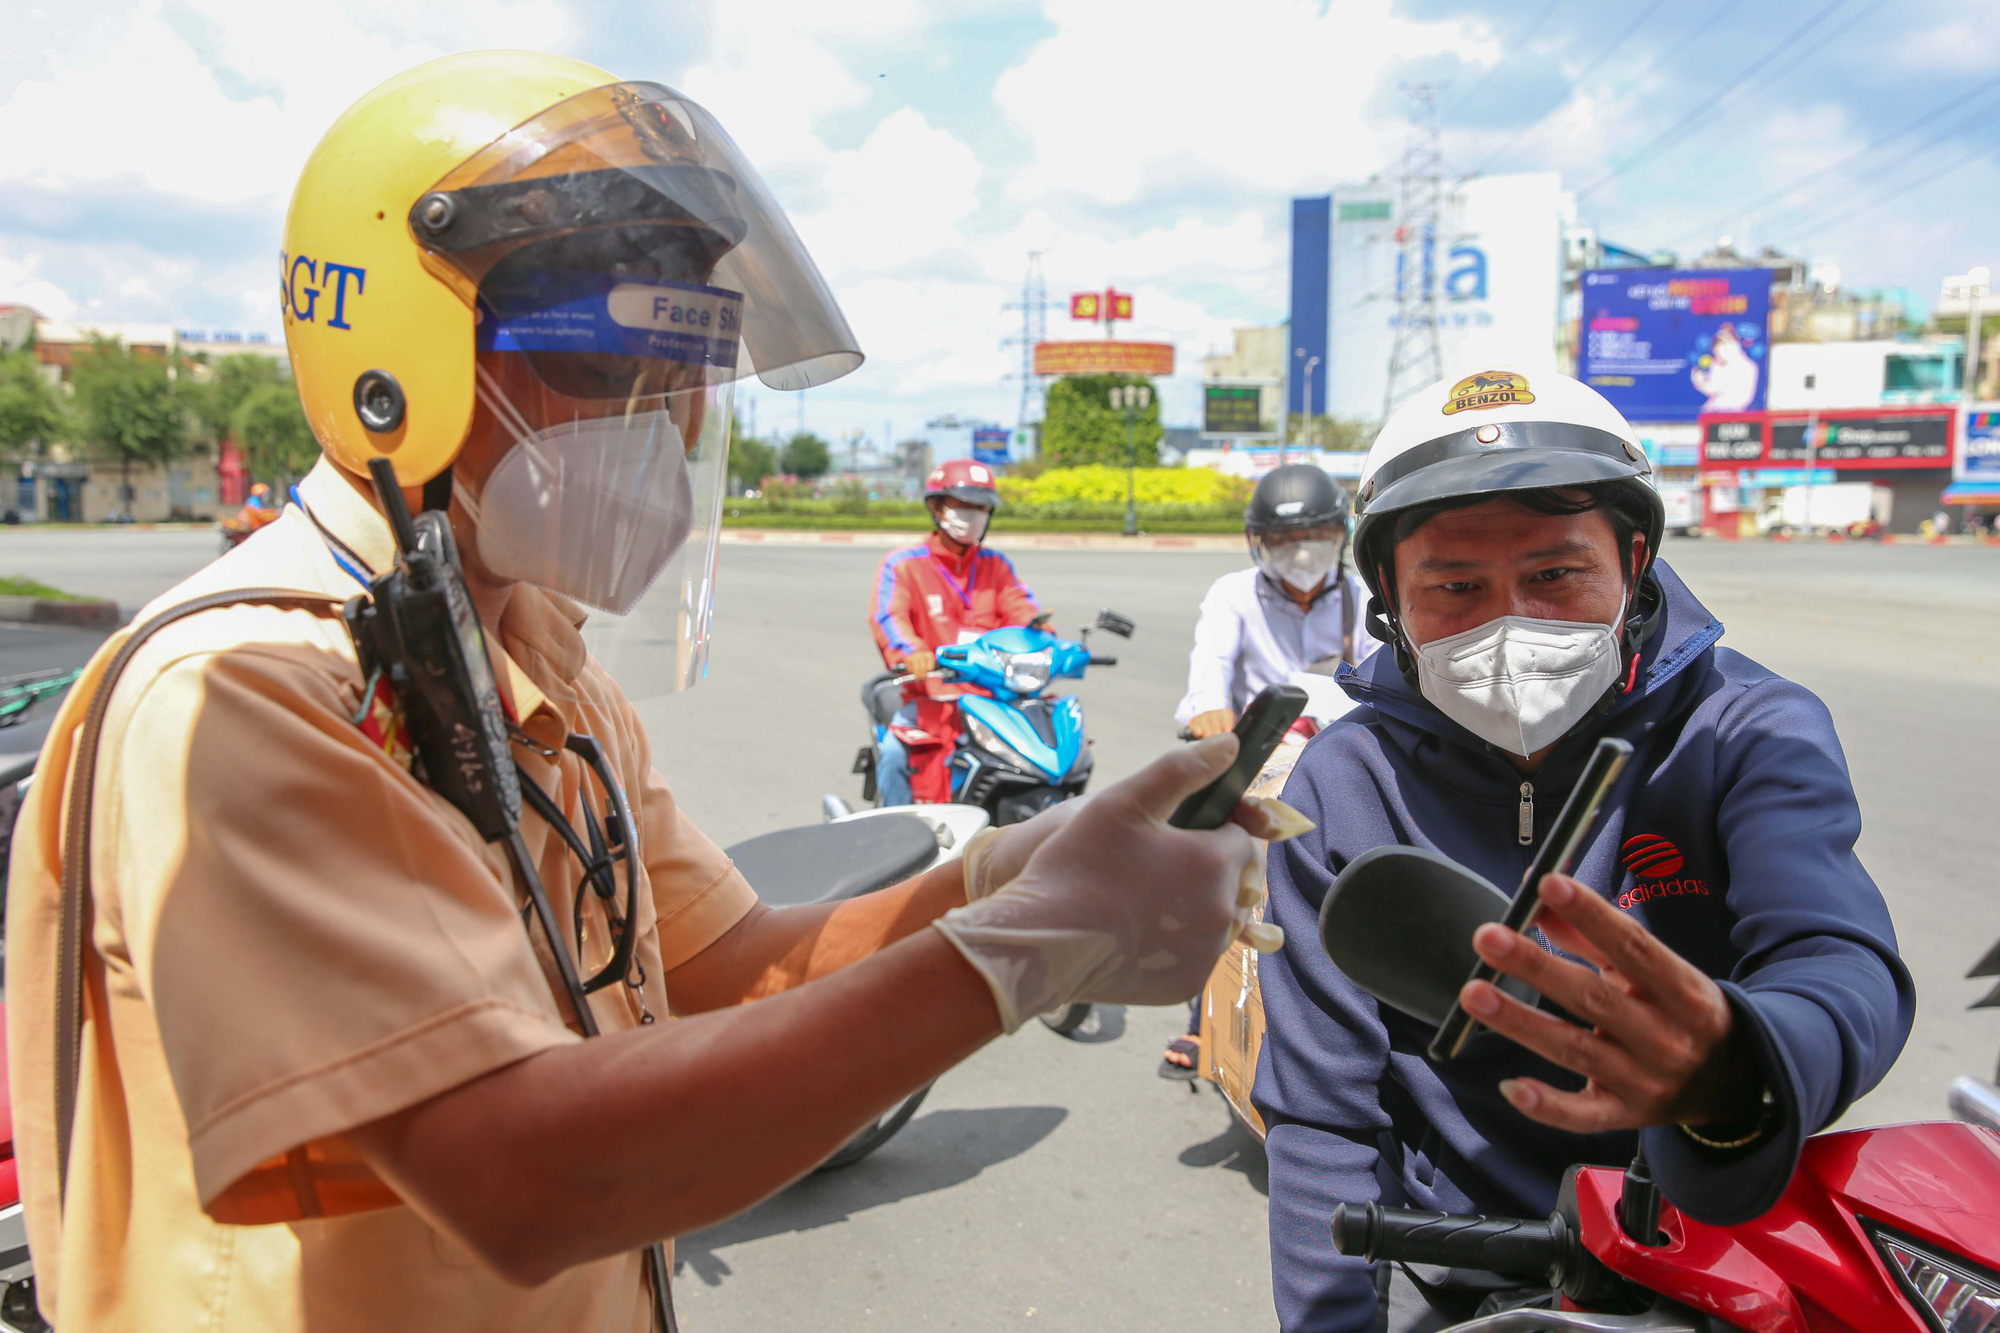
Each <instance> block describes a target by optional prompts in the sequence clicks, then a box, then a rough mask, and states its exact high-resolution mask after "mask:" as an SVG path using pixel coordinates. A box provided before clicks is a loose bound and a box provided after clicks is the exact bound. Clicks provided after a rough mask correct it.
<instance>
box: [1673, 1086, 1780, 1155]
mask: <svg viewBox="0 0 2000 1333" xmlns="http://www.w3.org/2000/svg"><path fill="white" fill-rule="evenodd" d="M1742 1123H1743V1122H1742V1121H1737V1122H1736V1124H1733V1125H1719V1126H1718V1125H1703V1126H1700V1127H1699V1128H1697V1127H1696V1126H1694V1125H1690V1124H1687V1123H1685V1122H1683V1123H1682V1124H1681V1126H1680V1131H1681V1133H1683V1134H1685V1135H1687V1136H1688V1137H1689V1138H1690V1139H1692V1140H1694V1142H1696V1143H1697V1144H1700V1145H1701V1146H1702V1147H1704V1148H1708V1149H1710V1150H1712V1151H1716V1152H1724V1151H1728V1150H1729V1149H1732V1148H1747V1147H1749V1146H1750V1145H1751V1144H1753V1143H1756V1142H1757V1141H1758V1140H1760V1139H1763V1138H1766V1137H1768V1136H1769V1135H1770V1133H1771V1131H1772V1130H1774V1129H1776V1128H1777V1123H1778V1099H1777V1097H1775V1096H1774V1095H1772V1092H1771V1090H1770V1089H1769V1088H1765V1089H1764V1092H1763V1095H1762V1096H1761V1097H1760V1098H1759V1099H1758V1105H1757V1118H1756V1120H1755V1122H1753V1123H1752V1124H1751V1126H1750V1132H1749V1133H1747V1134H1743V1135H1740V1136H1739V1135H1736V1134H1735V1130H1736V1128H1737V1126H1739V1125H1741V1124H1742ZM1703 1130H1711V1131H1713V1130H1720V1131H1721V1133H1722V1134H1723V1135H1724V1136H1725V1137H1722V1138H1711V1137H1709V1135H1708V1134H1706V1133H1703V1132H1702V1131H1703Z"/></svg>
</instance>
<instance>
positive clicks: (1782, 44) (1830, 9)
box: [1576, 0, 1880, 199]
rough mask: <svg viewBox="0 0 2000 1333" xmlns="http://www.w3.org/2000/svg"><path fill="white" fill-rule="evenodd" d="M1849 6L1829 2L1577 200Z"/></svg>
mask: <svg viewBox="0 0 2000 1333" xmlns="http://www.w3.org/2000/svg"><path fill="white" fill-rule="evenodd" d="M1879 2H1880V0H1878V3H1879ZM1847 3H1848V0H1831V3H1829V4H1828V5H1827V6H1826V7H1825V8H1823V9H1821V10H1819V12H1817V13H1815V14H1814V15H1813V16H1812V17H1811V18H1809V19H1807V20H1806V21H1805V22H1804V23H1801V24H1800V25H1799V26H1798V27H1796V28H1794V29H1792V31H1791V32H1789V33H1787V34H1786V35H1785V36H1784V37H1782V38H1781V39H1779V41H1778V43H1777V44H1776V45H1775V46H1773V47H1771V48H1770V49H1769V50H1768V51H1766V52H1764V54H1763V55H1761V56H1758V57H1757V58H1756V59H1755V60H1753V61H1751V62H1750V64H1749V65H1748V66H1746V67H1745V68H1744V69H1743V71H1742V72H1741V73H1740V74H1738V75H1737V76H1736V77H1735V78H1733V79H1731V80H1730V81H1729V82H1728V83H1727V84H1725V85H1724V86H1723V87H1722V88H1721V89H1720V90H1718V91H1717V92H1714V93H1711V94H1710V95H1709V96H1707V97H1706V98H1704V99H1703V100H1702V101H1701V102H1700V103H1698V104H1697V105H1696V106H1695V107H1694V108H1693V109H1692V110H1691V111H1689V112H1688V113H1687V114H1686V115H1684V116H1682V117H1681V118H1680V119H1679V120H1677V121H1675V122H1674V123H1673V124H1672V125H1669V126H1668V127H1667V128H1666V129H1664V130H1662V131H1661V132H1660V133H1659V134H1657V135H1655V136H1653V138H1651V139H1649V140H1647V142H1646V144H1645V145H1644V146H1643V147H1641V148H1640V149H1639V150H1638V151H1637V152H1635V153H1633V154H1632V155H1631V156H1630V157H1627V158H1626V159H1625V160H1624V161H1623V162H1620V163H1618V164H1617V165H1616V166H1613V167H1612V168H1611V169H1610V170H1609V171H1607V172H1605V173H1604V174H1603V175H1602V176H1599V177H1598V178H1597V179H1596V180H1594V181H1592V182H1591V183H1590V184H1589V185H1586V186H1585V187H1584V188H1583V189H1581V190H1578V191H1577V196H1576V197H1577V198H1579V199H1582V198H1584V197H1586V196H1588V195H1590V194H1593V193H1595V192H1596V191H1597V190H1599V189H1602V188H1603V187H1604V186H1606V185H1608V184H1610V183H1611V182H1612V181H1614V180H1616V179H1617V178H1618V177H1619V176H1621V175H1623V174H1624V173H1625V171H1626V170H1627V169H1628V168H1630V167H1632V166H1634V165H1636V164H1637V163H1639V162H1641V161H1643V160H1644V159H1645V158H1646V157H1648V156H1649V155H1651V154H1652V152H1653V151H1654V150H1655V149H1657V148H1659V147H1661V146H1662V145H1663V144H1666V143H1669V142H1671V141H1673V140H1675V139H1677V138H1678V137H1679V136H1680V135H1681V134H1683V133H1684V132H1686V131H1687V130H1689V129H1692V128H1693V127H1694V126H1695V125H1697V124H1699V123H1700V122H1701V121H1703V120H1705V119H1707V118H1708V117H1709V116H1712V115H1714V114H1715V113H1716V112H1717V111H1718V110H1720V109H1721V106H1722V103H1723V101H1724V100H1725V99H1727V98H1728V97H1729V96H1730V95H1731V94H1732V93H1734V92H1735V91H1736V90H1737V89H1738V88H1741V87H1742V86H1743V85H1744V84H1746V83H1748V82H1749V81H1750V80H1751V79H1752V78H1754V77H1756V75H1757V73H1758V71H1760V70H1762V69H1763V68H1764V66H1766V65H1768V64H1770V63H1771V62H1772V61H1773V60H1776V59H1777V58H1778V57H1779V56H1781V55H1783V54H1784V53H1785V50H1786V48H1788V47H1790V46H1791V45H1792V44H1793V43H1794V42H1796V41H1798V40H1799V38H1801V37H1803V36H1805V34H1806V33H1808V32H1811V31H1812V30H1813V29H1814V28H1815V27H1817V26H1818V25H1819V24H1820V23H1822V22H1824V21H1825V20H1826V19H1828V18H1830V17H1832V15H1833V13H1834V11H1836V10H1838V9H1840V8H1842V7H1843V6H1845V5H1846V4H1847Z"/></svg>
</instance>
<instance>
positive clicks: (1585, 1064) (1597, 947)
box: [1459, 875, 1762, 1134]
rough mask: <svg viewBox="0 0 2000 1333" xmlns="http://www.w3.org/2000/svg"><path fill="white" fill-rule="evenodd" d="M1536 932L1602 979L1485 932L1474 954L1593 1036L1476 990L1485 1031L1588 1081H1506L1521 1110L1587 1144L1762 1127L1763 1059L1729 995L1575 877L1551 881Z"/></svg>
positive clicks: (1472, 1001) (1485, 985)
mask: <svg viewBox="0 0 2000 1333" xmlns="http://www.w3.org/2000/svg"><path fill="white" fill-rule="evenodd" d="M1535 923H1536V925H1537V926H1538V927H1539V928H1540V929H1541V931H1542V933H1543V934H1544V935H1546V936H1548V939H1549V943H1551V944H1553V945H1554V946H1555V947H1556V948H1558V949H1560V950H1562V951H1563V952H1564V953H1567V954H1571V955H1573V956H1574V957H1577V958H1582V959H1584V960H1586V961H1587V962H1589V963H1590V964H1591V965H1592V966H1593V967H1595V968H1596V969H1597V970H1595V971H1592V970H1591V967H1585V966H1583V965H1582V964H1579V963H1574V962H1571V961H1569V960H1568V959H1564V958H1558V957H1557V956H1556V955H1554V954H1552V953H1550V952H1549V951H1548V950H1546V949H1544V948H1542V947H1541V946H1540V945H1539V944H1537V943H1536V942H1535V941H1533V940H1531V939H1528V938H1527V937H1525V936H1523V935H1518V934H1516V933H1515V932H1513V931H1511V930H1508V929H1506V928H1505V927H1503V926H1500V925H1486V926H1481V927H1480V928H1479V931H1478V933H1476V934H1475V935H1474V936H1473V937H1472V944H1473V948H1474V949H1476V950H1478V952H1479V956H1480V958H1482V959H1483V960H1485V961H1486V962H1487V963H1488V964H1490V965H1491V966H1492V967H1493V968H1494V969H1495V970H1496V971H1499V972H1501V973H1504V974H1505V975H1507V976H1510V977H1515V978H1517V979H1519V980H1521V981H1524V982H1526V983H1527V984H1528V985H1529V986H1532V987H1533V988H1534V989H1535V990H1537V991H1539V992H1541V994H1543V995H1545V996H1547V997H1548V998H1549V999H1550V1000H1553V1001H1554V1002H1555V1003H1557V1004H1559V1005H1561V1006H1562V1007H1563V1008H1564V1009H1566V1010H1568V1011H1569V1012H1570V1013H1572V1014H1575V1015H1576V1016H1577V1017H1578V1018H1580V1019H1582V1020H1583V1021H1584V1022H1585V1023H1588V1024H1590V1026H1589V1027H1579V1026H1578V1025H1577V1024H1575V1023H1570V1022H1566V1021H1564V1020H1563V1019H1561V1018H1558V1017H1557V1016H1555V1015H1554V1014H1549V1013H1544V1012H1542V1011H1541V1010H1539V1009H1534V1008H1530V1007H1529V1006H1528V1005H1525V1004H1522V1003H1521V1002H1520V1001H1519V1000H1516V999H1514V998H1513V997H1512V996H1509V995H1505V994H1502V993H1501V991H1500V989H1499V987H1497V986H1495V985H1493V984H1492V983H1491V982H1488V981H1469V982H1467V983H1466V985H1465V989H1464V990H1463V991H1462V992H1461V993H1460V996H1459V1003H1460V1004H1461V1005H1462V1006H1463V1007H1464V1008H1465V1010H1466V1012H1467V1013H1469V1014H1471V1015H1472V1016H1473V1017H1474V1018H1476V1019H1477V1020H1478V1021H1479V1022H1480V1023H1481V1024H1482V1025H1484V1026H1485V1027H1487V1028H1490V1029H1492V1030H1493V1031H1494V1032H1497V1033H1499V1034H1500V1035H1501V1036H1503V1037H1508V1038H1511V1039H1512V1040H1514V1041H1517V1042H1519V1043H1520V1044H1521V1045H1523V1046H1525V1047H1527V1048H1528V1049H1529V1050H1531V1051H1534V1052H1535V1053H1536V1054H1537V1055H1541V1056H1543V1057H1545V1058H1547V1059H1548V1060H1550V1061H1552V1062H1554V1063H1555V1064H1558V1065H1561V1066H1562V1067H1563V1068H1565V1069H1569V1070H1573V1071H1575V1072H1576V1073H1579V1074H1582V1075H1583V1076H1584V1077H1585V1078H1587V1079H1589V1080H1590V1081H1589V1082H1588V1083H1586V1084H1585V1085H1584V1087H1583V1090H1582V1091H1580V1092H1561V1091H1558V1090H1557V1089H1555V1088H1552V1087H1550V1086H1549V1085H1548V1084H1546V1083H1543V1082H1541V1081H1540V1080H1538V1079H1532V1078H1517V1079H1508V1080H1507V1081H1506V1082H1504V1083H1502V1084H1501V1085H1500V1091H1501V1093H1502V1094H1503V1095H1504V1096H1505V1097H1506V1098H1507V1100H1508V1101H1509V1102H1510V1103H1511V1104H1512V1105H1513V1107H1514V1109H1515V1110H1517V1111H1519V1112H1521V1114H1523V1115H1525V1116H1527V1117H1528V1118H1529V1119H1531V1120H1539V1121H1541V1122H1542V1123H1543V1124H1545V1125H1554V1126H1555V1127H1556V1128H1558V1129H1567V1130H1573V1131H1575V1132H1577V1133H1579V1134H1601V1133H1603V1132H1605V1131H1607V1130H1615V1129H1647V1128H1651V1127H1652V1126H1655V1125H1672V1124H1685V1125H1694V1126H1701V1125H1706V1124H1716V1123H1731V1124H1736V1123H1745V1122H1748V1121H1751V1120H1753V1119H1755V1117H1756V1114H1757V1109H1758V1108H1757V1099H1758V1094H1759V1091H1760V1089H1761V1086H1762V1084H1761V1082H1760V1080H1759V1076H1758V1072H1757V1066H1756V1056H1755V1054H1754V1053H1753V1052H1751V1051H1750V1050H1749V1049H1748V1047H1747V1043H1746V1042H1745V1040H1744V1037H1743V1034H1741V1033H1738V1032H1736V1031H1735V1021H1734V1014H1733V1013H1732V1012H1731V1010H1730V1008H1729V1002H1728V1000H1727V999H1725V998H1724V997H1723V994H1722V988H1721V987H1720V986H1717V985H1716V984H1715V982H1714V981H1712V980H1711V979H1710V978H1709V977H1708V976H1707V975H1706V974H1705V973H1703V972H1702V971H1701V969H1700V968H1697V967H1695V966H1694V965H1693V964H1692V963H1690V962H1688V961H1687V960H1686V959H1684V958H1682V957H1681V956H1680V955H1679V954H1677V953H1675V952H1674V951H1673V950H1672V949H1669V948H1668V947H1667V946H1666V945H1665V944H1663V943H1661V942H1660V939H1659V937H1658V936H1656V935H1654V934H1653V933H1652V932H1651V931H1648V930H1647V929H1646V928H1645V927H1644V926H1642V925H1640V924H1639V923H1638V922H1637V921H1634V920H1633V919H1632V918H1631V917H1629V916H1626V915H1625V914H1624V913H1623V912H1620V911H1619V910H1618V909H1617V908H1616V907H1614V906H1612V905H1611V904H1610V903H1609V902H1607V901H1605V899H1604V898H1602V897H1600V896H1599V895H1598V894H1596V893H1593V892H1591V891H1590V890H1589V889H1587V888H1585V887H1584V886H1582V885H1581V884H1578V883H1577V882H1576V881H1575V880H1573V879H1571V878H1570V877H1569V876H1567V875H1548V876H1546V877H1544V878H1543V880H1542V883H1541V912H1540V915H1539V916H1537V918H1536V922H1535Z"/></svg>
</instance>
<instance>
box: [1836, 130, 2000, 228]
mask: <svg viewBox="0 0 2000 1333" xmlns="http://www.w3.org/2000/svg"><path fill="white" fill-rule="evenodd" d="M1993 150H1994V145H1992V144H1979V145H1976V146H1975V147H1974V148H1973V149H1972V151H1971V152H1969V153H1965V154H1962V155H1960V156H1958V157H1955V158H1953V159H1952V160H1951V161H1949V162H1947V163H1945V164H1944V165H1943V166H1941V167H1939V168H1938V169H1937V170H1935V171H1932V172H1928V173H1926V174H1924V175H1922V176H1919V177H1917V179H1915V180H1913V181H1906V182H1904V183H1903V184H1902V185H1900V186H1898V187H1897V188H1896V189H1894V190H1891V191H1889V192H1888V193H1886V194H1882V195H1878V196H1877V197H1875V198H1873V199H1869V200H1866V201H1864V202H1863V203H1861V204H1860V205H1858V206H1857V207H1854V208H1851V209H1849V210H1848V211H1847V212H1845V213H1840V214H1836V215H1835V216H1834V217H1833V218H1832V219H1830V220H1826V221H1821V222H1820V223H1818V224H1817V225H1815V226H1813V227H1810V228H1808V229H1807V230H1805V231H1803V232H1801V233H1799V236H1800V238H1801V239H1803V238H1805V237H1807V236H1817V235H1819V234H1820V233H1821V232H1823V231H1826V230H1827V229H1828V228H1831V227H1839V226H1844V225H1845V224H1847V223H1849V222H1852V221H1853V220H1854V219H1855V218H1857V217H1859V216H1861V215H1862V214H1863V213H1866V212H1869V211H1870V210H1872V209H1877V208H1880V207H1882V205H1884V204H1887V203H1893V202H1894V201H1895V200H1897V199H1900V198H1902V197H1903V196H1904V195H1906V194H1908V193H1910V192H1911V191H1912V190H1916V189H1919V188H1921V187H1922V186H1925V185H1928V184H1930V183H1931V182H1932V181H1934V180H1936V179H1937V178H1938V177H1940V176H1946V175H1949V174H1951V173H1952V172H1954V171H1957V170H1958V169H1959V168H1960V167H1962V166H1964V165H1966V164H1967V163H1968V162H1971V161H1972V160H1973V159H1974V158H1978V157H1984V156H1985V155H1986V154H1988V153H1991V152H1992V151H1993ZM1898 165H1899V166H1902V165H1907V163H1899V164H1898Z"/></svg>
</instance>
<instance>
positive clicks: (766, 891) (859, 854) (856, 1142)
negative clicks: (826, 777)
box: [728, 797, 987, 1171]
mask: <svg viewBox="0 0 2000 1333" xmlns="http://www.w3.org/2000/svg"><path fill="white" fill-rule="evenodd" d="M827 799H828V808H827V811H826V813H827V814H828V816H829V819H828V820H827V822H825V823H821V824H806V825H801V826H800V827H797V828H784V829H778V830H776V831H775V832H771V833H763V834H759V835H758V836H756V837H754V838H749V839H746V840H745V841H743V842H739V843H737V844H736V845H735V846H733V847H731V848H729V849H728V855H729V859H730V860H732V861H734V862H735V863H736V868H737V869H738V870H740V871H742V872H743V877H744V878H745V879H747V880H749V881H750V887H752V888H754V889H755V890H757V896H758V897H759V898H761V899H762V900H763V901H764V902H765V903H767V904H769V905H770V906H772V907H778V908H785V907H798V906H803V905H804V904H807V903H827V902H839V901H841V900H843V899H847V898H859V897H861V896H862V895H863V894H867V893H873V892H875V891H876V890H877V889H886V888H888V887H889V886H890V885H891V884H900V883H902V882H903V881H904V880H906V879H909V878H910V877H912V876H914V875H921V874H922V873H923V872H924V871H926V870H929V869H930V868H931V867H932V866H935V865H940V864H942V863H944V862H946V861H952V860H956V859H957V858H958V856H959V855H960V853H962V852H963V851H964V850H965V844H966V842H967V841H969V840H970V839H971V837H972V835H973V834H975V833H977V832H979V831H980V830H981V829H983V828H985V827H986V822H987V821H986V812H985V811H984V810H980V809H977V808H975V807H973V806H961V805H927V806H888V807H884V808H880V809H874V810H859V811H854V812H852V813H850V812H848V811H847V810H846V808H845V807H844V806H842V805H840V803H839V801H838V799H837V798H834V797H829V798H827ZM929 1093H930V1085H929V1084H926V1085H925V1086H923V1087H921V1088H919V1089H917V1090H916V1091H915V1092H913V1093H911V1094H910V1095H909V1096H908V1097H906V1098H904V1099H903V1100H902V1102H900V1103H899V1104H897V1105H896V1106H893V1107H891V1108H890V1109H889V1110H887V1111H885V1112H884V1113H883V1114H882V1115H881V1116H880V1117H878V1118H877V1119H876V1120H875V1122H874V1123H873V1124H871V1125H868V1126H866V1127H865V1128H863V1129H862V1130H861V1131H860V1132H859V1133H857V1134H856V1135H855V1136H854V1137H853V1138H851V1139H849V1140H848V1141H847V1142H846V1143H845V1144H844V1145H842V1147H841V1148H840V1150H839V1151H838V1152H836V1153H834V1154H833V1156H831V1157H829V1158H827V1159H826V1161H824V1162H822V1163H821V1164H820V1167H819V1169H820V1170H822V1171H831V1170H835V1169H837V1168H839V1167H843V1166H851V1165H852V1164H854V1163H855V1162H858V1161H860V1160H861V1159H862V1158H864V1157H866V1156H867V1155H868V1154H869V1153H872V1152H874V1151H875V1150H876V1149H877V1148H879V1147H881V1146H882V1145H883V1144H885V1143H887V1142H888V1141H889V1140H890V1139H891V1138H893V1137H895V1134H896V1132H897V1131H898V1130H900V1129H901V1128H902V1127H903V1126H904V1125H907V1124H908V1123H909V1122H910V1117H911V1116H913V1115H915V1114H916V1113H917V1108H918V1107H919V1106H921V1105H923V1101H924V1098H925V1097H926V1096H928V1095H929Z"/></svg>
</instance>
